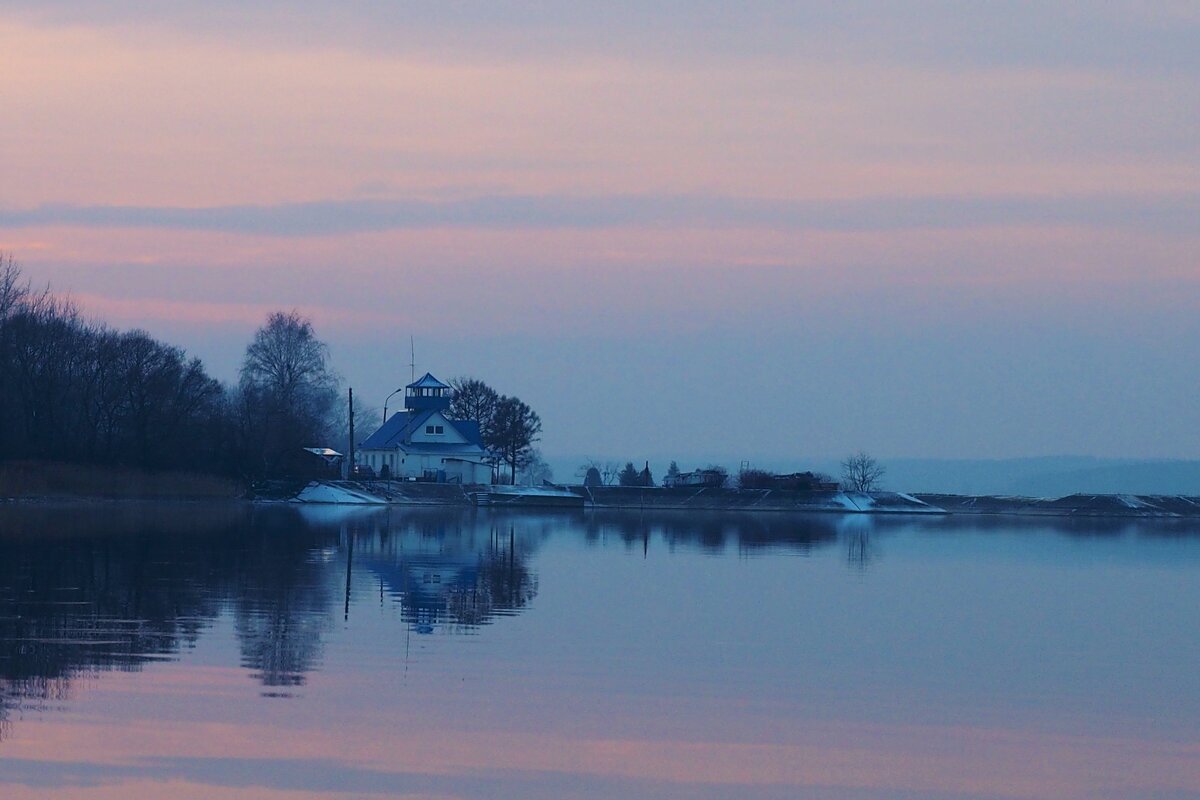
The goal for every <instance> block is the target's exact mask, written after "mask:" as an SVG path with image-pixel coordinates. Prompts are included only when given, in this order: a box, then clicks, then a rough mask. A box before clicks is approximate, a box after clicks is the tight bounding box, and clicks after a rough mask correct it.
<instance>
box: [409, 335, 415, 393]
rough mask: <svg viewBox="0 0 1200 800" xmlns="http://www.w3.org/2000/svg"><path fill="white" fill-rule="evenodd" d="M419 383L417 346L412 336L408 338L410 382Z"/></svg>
mask: <svg viewBox="0 0 1200 800" xmlns="http://www.w3.org/2000/svg"><path fill="white" fill-rule="evenodd" d="M416 381H417V344H416V342H414V341H413V337H412V335H411V334H410V335H409V337H408V382H409V383H416Z"/></svg>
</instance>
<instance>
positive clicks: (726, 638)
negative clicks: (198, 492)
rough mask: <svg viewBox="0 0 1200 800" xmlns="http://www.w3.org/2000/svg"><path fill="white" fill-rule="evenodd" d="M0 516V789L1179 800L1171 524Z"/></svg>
mask: <svg viewBox="0 0 1200 800" xmlns="http://www.w3.org/2000/svg"><path fill="white" fill-rule="evenodd" d="M303 511H304V512H307V513H301V510H296V509H290V508H271V509H261V508H260V509H251V508H207V507H200V506H161V507H147V506H121V505H114V506H103V507H86V508H85V507H76V508H66V509H54V508H11V507H10V508H0V797H3V798H5V800H15V799H18V798H41V797H47V796H55V797H68V798H128V797H155V798H171V799H174V798H305V797H312V798H316V797H354V798H372V797H389V798H390V797H414V798H415V797H420V798H455V797H467V798H600V797H603V798H609V797H619V798H629V797H634V798H636V797H653V798H726V797H739V798H741V797H744V798H757V797H763V798H794V797H804V798H807V797H811V798H872V799H874V798H939V797H947V798H949V797H954V798H963V797H979V798H1109V797H1111V798H1118V797H1119V798H1158V799H1160V800H1161V799H1164V798H1174V799H1176V800H1178V798H1200V677H1198V675H1197V672H1198V669H1200V616H1198V613H1197V612H1198V609H1200V529H1197V527H1195V525H1194V524H1187V525H1183V524H1178V523H1163V522H1160V523H1137V524H1129V523H1123V522H1111V521H1103V520H1088V521H1081V522H1075V523H1068V522H1053V521H1034V522H1030V521H1020V520H1000V519H991V520H962V519H915V518H896V519H876V520H871V519H864V518H857V517H838V516H814V517H788V516H774V515H763V516H740V515H738V516H723V515H718V514H712V515H706V514H700V513H686V514H685V513H659V514H653V515H649V514H648V515H646V516H640V515H638V514H637V513H620V514H617V513H612V514H587V515H585V514H582V513H579V514H571V513H562V514H502V513H495V512H493V513H486V512H477V511H473V510H469V511H462V512H459V511H452V512H451V511H412V510H391V511H390V512H389V511H373V512H362V511H359V512H349V513H345V512H341V511H338V510H335V509H331V508H326V509H304V510H303Z"/></svg>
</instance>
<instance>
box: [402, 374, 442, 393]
mask: <svg viewBox="0 0 1200 800" xmlns="http://www.w3.org/2000/svg"><path fill="white" fill-rule="evenodd" d="M404 388H406V389H449V388H450V387H449V386H448V385H447V384H444V383H442V382H441V381H439V380H438V379H437V378H435V377H433V375H431V374H430V373H428V372H426V373H425V374H424V375H422V376H421V378H420V380H417V381H414V382H413V383H410V384H409V385H408V386H406V387H404Z"/></svg>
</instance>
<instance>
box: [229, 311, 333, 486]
mask: <svg viewBox="0 0 1200 800" xmlns="http://www.w3.org/2000/svg"><path fill="white" fill-rule="evenodd" d="M328 362H329V350H328V348H327V347H326V346H325V344H324V343H323V342H322V341H320V340H319V339H317V337H316V334H315V333H314V331H313V327H312V323H311V322H309V321H308V320H307V319H305V318H304V317H302V316H301V315H300V314H299V313H298V312H296V311H291V312H289V313H283V312H281V311H276V312H274V313H272V314H271V315H270V316H269V317H267V322H266V324H264V325H263V326H262V327H261V328H259V329H258V330H257V331H256V332H255V334H254V339H253V341H251V343H250V345H249V346H248V347H247V348H246V357H245V360H244V361H243V363H242V369H241V382H240V385H239V394H240V397H239V402H238V405H239V407H240V410H241V427H242V431H243V436H244V437H245V444H244V447H245V449H246V450H247V455H249V456H250V457H251V458H253V459H254V464H253V466H254V468H255V471H259V470H265V471H266V472H267V473H271V472H274V471H277V470H278V468H279V466H280V463H281V461H282V460H283V459H285V458H287V457H289V456H290V455H291V454H292V453H294V451H296V450H297V449H298V448H300V447H306V446H313V445H316V444H320V443H322V442H324V441H326V440H327V439H328V438H330V437H331V436H332V435H333V432H334V430H335V429H336V426H337V411H338V408H339V407H338V392H337V384H338V381H337V377H336V376H335V375H334V374H333V372H332V370H330V368H329V363H328Z"/></svg>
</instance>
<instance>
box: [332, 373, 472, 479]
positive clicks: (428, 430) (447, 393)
mask: <svg viewBox="0 0 1200 800" xmlns="http://www.w3.org/2000/svg"><path fill="white" fill-rule="evenodd" d="M453 394H454V390H453V389H452V388H450V387H449V386H447V385H446V384H444V383H442V382H441V381H439V380H438V379H437V378H435V377H433V376H432V375H430V374H429V373H428V372H427V373H425V375H424V377H422V378H421V379H420V380H418V381H416V382H415V383H410V384H409V385H408V386H406V387H405V391H404V410H403V411H398V412H396V413H395V414H393V415H392V416H391V417H390V418H388V419H386V420H384V422H383V425H381V426H380V428H379V430H377V431H375V432H374V433H373V434H371V435H370V436H369V437H367V439H366V441H364V442H363V443H362V444H361V445H359V447H358V453H357V459H356V460H357V461H358V464H359V465H360V466H363V467H370V468H371V469H372V470H374V472H375V474H376V475H380V476H383V475H388V476H390V477H392V478H396V479H398V480H423V481H435V482H438V483H491V482H492V467H491V464H489V463H488V462H487V460H486V456H487V450H486V449H485V448H484V446H483V439H482V438H481V437H480V434H479V423H478V422H477V421H474V420H452V419H450V418H449V417H448V416H446V412H448V411H449V409H450V399H451V398H452V397H453Z"/></svg>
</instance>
